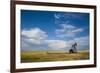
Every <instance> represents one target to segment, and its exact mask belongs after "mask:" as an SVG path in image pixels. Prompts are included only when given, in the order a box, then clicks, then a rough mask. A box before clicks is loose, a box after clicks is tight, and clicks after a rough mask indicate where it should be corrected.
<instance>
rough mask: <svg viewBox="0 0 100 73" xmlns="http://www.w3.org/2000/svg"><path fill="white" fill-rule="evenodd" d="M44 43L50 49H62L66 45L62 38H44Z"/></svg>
mask: <svg viewBox="0 0 100 73" xmlns="http://www.w3.org/2000/svg"><path fill="white" fill-rule="evenodd" d="M46 43H47V44H48V47H49V48H50V49H52V50H63V49H65V48H67V46H68V45H67V43H66V41H64V40H46Z"/></svg>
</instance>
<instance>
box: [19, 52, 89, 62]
mask: <svg viewBox="0 0 100 73" xmlns="http://www.w3.org/2000/svg"><path fill="white" fill-rule="evenodd" d="M87 59H89V52H88V51H79V52H78V53H72V54H70V53H68V52H64V51H27V52H23V51H22V52H21V62H22V63H25V62H48V61H71V60H72V61H73V60H87Z"/></svg>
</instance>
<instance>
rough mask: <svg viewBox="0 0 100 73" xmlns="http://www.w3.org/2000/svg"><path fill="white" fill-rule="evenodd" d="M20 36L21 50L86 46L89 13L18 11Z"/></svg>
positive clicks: (63, 48) (81, 47)
mask: <svg viewBox="0 0 100 73" xmlns="http://www.w3.org/2000/svg"><path fill="white" fill-rule="evenodd" d="M21 38H22V40H21V41H22V45H21V46H22V50H68V49H69V48H70V46H71V45H72V44H73V43H74V42H77V43H78V48H79V49H80V50H82V49H89V13H77V12H55V11H36V10H21ZM55 43H56V44H55ZM58 45H59V46H58ZM55 47H57V49H55Z"/></svg>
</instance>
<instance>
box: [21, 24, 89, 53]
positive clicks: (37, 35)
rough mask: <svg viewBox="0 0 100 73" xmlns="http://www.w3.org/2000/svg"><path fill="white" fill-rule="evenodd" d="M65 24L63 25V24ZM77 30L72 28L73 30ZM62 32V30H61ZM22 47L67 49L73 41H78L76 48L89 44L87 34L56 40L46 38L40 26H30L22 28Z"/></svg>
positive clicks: (82, 47)
mask: <svg viewBox="0 0 100 73" xmlns="http://www.w3.org/2000/svg"><path fill="white" fill-rule="evenodd" d="M64 26H65V25H64ZM64 28H72V29H74V28H76V27H75V26H65V27H64ZM77 31H79V30H78V29H77V30H74V32H77ZM62 32H63V31H62ZM21 35H22V38H21V40H22V42H21V44H22V45H21V47H22V49H25V48H26V49H31V50H35V49H36V50H66V51H67V50H69V49H70V48H71V46H72V44H73V43H75V42H77V43H78V49H80V50H81V49H84V48H85V47H84V46H86V47H87V46H89V36H84V37H77V38H74V39H71V40H60V39H59V40H56V39H48V35H47V34H46V32H45V31H43V30H41V29H40V28H32V29H29V30H22V32H21Z"/></svg>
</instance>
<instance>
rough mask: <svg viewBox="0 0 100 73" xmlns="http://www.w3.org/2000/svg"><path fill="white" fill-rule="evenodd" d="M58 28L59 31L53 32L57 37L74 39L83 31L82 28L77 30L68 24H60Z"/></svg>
mask: <svg viewBox="0 0 100 73" xmlns="http://www.w3.org/2000/svg"><path fill="white" fill-rule="evenodd" d="M60 27H61V28H60V29H56V30H55V33H56V34H57V37H74V36H76V35H77V34H78V33H80V32H82V31H83V29H82V28H78V27H75V26H73V25H70V24H62V25H60Z"/></svg>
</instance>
